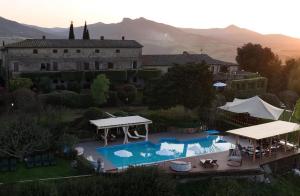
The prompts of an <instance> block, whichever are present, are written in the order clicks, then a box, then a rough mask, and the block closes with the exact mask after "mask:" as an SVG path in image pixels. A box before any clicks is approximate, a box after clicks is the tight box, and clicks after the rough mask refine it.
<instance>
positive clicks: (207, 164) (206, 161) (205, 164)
mask: <svg viewBox="0 0 300 196" xmlns="http://www.w3.org/2000/svg"><path fill="white" fill-rule="evenodd" d="M211 162H212V159H200V164H201V165H202V166H203V167H204V168H207V167H213V165H212V164H211Z"/></svg>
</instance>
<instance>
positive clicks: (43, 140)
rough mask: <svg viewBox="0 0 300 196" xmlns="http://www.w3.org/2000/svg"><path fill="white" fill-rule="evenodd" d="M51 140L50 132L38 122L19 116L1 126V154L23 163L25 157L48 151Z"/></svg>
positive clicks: (25, 116)
mask: <svg viewBox="0 0 300 196" xmlns="http://www.w3.org/2000/svg"><path fill="white" fill-rule="evenodd" d="M3 123H4V122H3ZM50 138H51V134H50V132H49V131H48V130H47V129H45V128H44V127H41V126H39V125H38V122H37V120H35V119H34V118H32V117H31V116H28V115H19V116H17V117H16V118H14V119H13V120H12V121H11V122H8V123H7V124H2V125H1V126H0V153H1V154H4V155H7V156H12V157H15V158H19V159H20V160H21V161H22V160H23V159H24V156H25V155H28V154H31V153H33V152H37V151H45V150H47V149H48V148H49V145H50Z"/></svg>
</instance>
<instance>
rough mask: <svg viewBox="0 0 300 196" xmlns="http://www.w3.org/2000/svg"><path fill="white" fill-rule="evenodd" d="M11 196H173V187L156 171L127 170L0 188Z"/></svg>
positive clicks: (164, 176) (174, 195)
mask: <svg viewBox="0 0 300 196" xmlns="http://www.w3.org/2000/svg"><path fill="white" fill-rule="evenodd" d="M8 194H9V195H10V196H17V195H22V196H27V195H28V196H33V195H43V196H48V195H49V196H50V195H51V196H60V195H62V196H82V195H90V196H110V195H111V196H140V195H143V196H176V195H177V193H176V183H175V181H174V180H173V179H172V178H170V177H169V176H167V175H165V174H164V173H162V172H160V171H159V170H158V169H156V168H152V167H141V168H130V169H128V170H127V171H126V172H125V173H122V174H120V175H118V174H116V175H112V176H95V177H87V178H78V179H71V180H64V181H57V182H55V181H48V182H34V183H26V184H23V183H22V184H17V185H12V186H10V185H7V186H2V187H1V189H0V195H8Z"/></svg>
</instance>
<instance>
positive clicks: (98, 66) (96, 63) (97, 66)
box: [95, 61, 100, 70]
mask: <svg viewBox="0 0 300 196" xmlns="http://www.w3.org/2000/svg"><path fill="white" fill-rule="evenodd" d="M99 69H100V63H99V61H95V70H99Z"/></svg>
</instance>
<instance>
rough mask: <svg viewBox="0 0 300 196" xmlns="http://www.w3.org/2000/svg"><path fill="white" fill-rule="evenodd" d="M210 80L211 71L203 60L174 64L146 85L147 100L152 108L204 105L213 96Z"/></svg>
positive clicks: (189, 107) (206, 104)
mask: <svg viewBox="0 0 300 196" xmlns="http://www.w3.org/2000/svg"><path fill="white" fill-rule="evenodd" d="M212 81H213V76H212V73H211V72H210V71H209V66H208V65H207V64H206V63H205V62H203V63H201V64H188V65H178V66H174V67H172V68H170V69H169V71H168V73H166V74H165V75H163V76H162V77H161V78H160V79H157V80H156V81H154V82H152V83H151V84H150V85H149V86H148V87H147V89H146V91H145V94H146V95H147V97H148V99H147V102H148V104H149V105H150V107H152V108H165V109H166V108H170V107H172V106H176V105H183V106H184V107H185V108H188V109H193V108H195V107H198V106H199V107H205V106H208V105H209V104H210V102H211V100H212V99H213V96H214V90H213V87H212Z"/></svg>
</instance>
